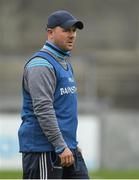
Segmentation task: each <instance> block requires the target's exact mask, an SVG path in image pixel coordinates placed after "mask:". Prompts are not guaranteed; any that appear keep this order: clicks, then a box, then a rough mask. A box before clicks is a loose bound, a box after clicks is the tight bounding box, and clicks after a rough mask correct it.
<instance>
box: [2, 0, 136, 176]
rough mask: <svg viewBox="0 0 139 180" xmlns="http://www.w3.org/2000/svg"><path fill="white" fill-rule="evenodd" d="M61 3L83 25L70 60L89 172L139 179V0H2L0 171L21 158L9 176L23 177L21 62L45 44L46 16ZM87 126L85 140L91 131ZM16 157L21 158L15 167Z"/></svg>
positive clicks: (92, 174) (23, 62) (59, 6)
mask: <svg viewBox="0 0 139 180" xmlns="http://www.w3.org/2000/svg"><path fill="white" fill-rule="evenodd" d="M58 9H65V10H68V11H70V12H71V13H72V14H73V15H75V16H77V17H79V19H81V20H82V21H84V24H85V28H84V29H83V30H82V31H78V32H77V42H76V46H75V49H74V51H73V52H72V60H71V62H72V64H73V67H74V71H75V74H76V80H77V83H78V93H79V117H80V118H79V121H80V122H81V126H82V127H81V128H83V127H84V125H85V124H86V128H87V131H88V132H90V134H88V137H89V138H87V140H85V141H86V143H87V144H88V146H87V148H88V149H86V150H85V151H87V152H89V155H90V156H89V157H90V160H91V161H89V160H87V162H88V167H89V172H90V175H91V177H95V178H108V176H109V177H110V178H122V177H126V178H134V177H135V178H136V177H138V178H139V173H138V169H139V143H138V139H139V111H138V109H139V1H138V0H86V1H83V0H67V1H66V0H59V1H55V0H39V1H37V0H30V1H28V0H0V146H1V148H0V177H2V178H4V176H5V175H4V171H6V170H7V169H8V168H9V167H13V170H14V169H18V167H17V166H18V165H19V171H17V174H14V176H12V175H11V174H10V176H12V177H14V178H15V177H17V178H19V177H20V171H21V169H20V159H21V157H17V154H18V145H17V143H16V142H17V141H16V140H15V138H17V137H15V134H14V133H15V132H16V131H17V129H18V127H19V125H20V123H21V120H20V109H21V106H22V96H21V94H22V92H21V84H22V73H23V67H24V64H25V62H26V61H27V60H28V58H29V57H30V56H31V55H32V54H33V53H34V52H35V51H37V50H39V49H40V48H41V47H42V46H43V44H44V43H45V41H46V31H45V27H46V23H47V17H48V15H49V14H50V13H52V12H53V11H55V10H58ZM80 122H79V123H80ZM91 128H92V129H91ZM89 130H90V131H89ZM80 131H81V130H80ZM81 133H82V137H81V142H82V143H83V142H84V140H83V138H84V136H85V135H86V133H87V132H84V131H82V132H81ZM13 134H14V135H13ZM16 135H17V134H16ZM83 135H84V136H83ZM12 136H13V137H14V138H13V139H10V137H12ZM83 144H84V143H83ZM89 145H90V146H89ZM15 147H16V148H15ZM7 157H8V160H7V159H6V158H7ZM10 158H11V159H12V158H17V161H18V162H17V163H16V165H15V166H14V165H13V164H12V163H11V162H10V161H9V159H10ZM18 158H19V159H18ZM86 158H88V157H86ZM12 161H13V160H12ZM14 162H16V161H14ZM91 162H92V164H91ZM6 163H7V164H6ZM112 172H113V174H112ZM116 172H117V173H116ZM122 172H124V173H123V174H122ZM6 174H7V173H6ZM16 175H17V176H16ZM6 177H7V176H6Z"/></svg>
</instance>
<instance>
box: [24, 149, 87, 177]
mask: <svg viewBox="0 0 139 180" xmlns="http://www.w3.org/2000/svg"><path fill="white" fill-rule="evenodd" d="M72 152H73V155H74V159H75V162H74V164H73V165H71V166H69V167H62V166H61V165H60V158H59V156H58V155H57V154H56V153H55V152H45V153H23V156H22V157H23V160H22V162H23V179H89V176H88V171H87V168H86V165H85V162H84V159H83V157H82V154H81V153H80V152H79V151H78V150H77V149H76V150H72Z"/></svg>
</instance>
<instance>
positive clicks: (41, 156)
mask: <svg viewBox="0 0 139 180" xmlns="http://www.w3.org/2000/svg"><path fill="white" fill-rule="evenodd" d="M76 29H83V23H82V22H81V21H79V20H77V19H76V18H75V17H74V16H72V15H71V14H70V13H69V12H67V11H64V10H59V11H56V12H54V13H52V14H51V15H50V16H49V17H48V24H47V41H46V43H45V45H44V46H43V48H42V49H41V50H40V51H39V52H37V53H35V54H34V55H33V57H32V58H31V59H30V60H29V61H28V62H27V63H26V65H25V68H24V74H23V108H22V113H21V117H22V120H23V121H22V124H21V126H20V129H19V144H20V152H22V153H23V178H24V179H62V178H63V179H88V178H89V177H88V172H87V168H86V165H85V163H84V160H83V157H82V154H81V152H80V151H79V148H78V147H77V144H78V142H77V139H76V130H77V87H76V82H75V80H74V76H73V70H72V67H71V64H70V63H69V61H68V60H69V58H70V55H71V53H70V51H71V50H72V49H73V46H74V43H75V39H76Z"/></svg>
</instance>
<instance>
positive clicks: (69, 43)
mask: <svg viewBox="0 0 139 180" xmlns="http://www.w3.org/2000/svg"><path fill="white" fill-rule="evenodd" d="M49 31H50V32H49ZM49 38H50V39H49ZM75 39H76V28H75V27H71V28H69V29H66V30H65V29H63V28H61V27H59V26H58V27H55V28H54V29H50V30H48V40H51V41H52V42H53V43H54V44H55V45H56V46H58V47H59V48H60V49H62V50H64V51H71V50H72V49H73V46H74V43H75Z"/></svg>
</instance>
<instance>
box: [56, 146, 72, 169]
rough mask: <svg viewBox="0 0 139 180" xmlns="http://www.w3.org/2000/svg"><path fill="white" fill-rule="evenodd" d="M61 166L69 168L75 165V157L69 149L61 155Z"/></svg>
mask: <svg viewBox="0 0 139 180" xmlns="http://www.w3.org/2000/svg"><path fill="white" fill-rule="evenodd" d="M59 157H60V160H61V165H62V166H66V167H69V166H71V165H72V164H73V163H74V157H73V154H72V152H71V150H70V149H69V148H65V149H64V151H63V152H62V153H61V154H59Z"/></svg>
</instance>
